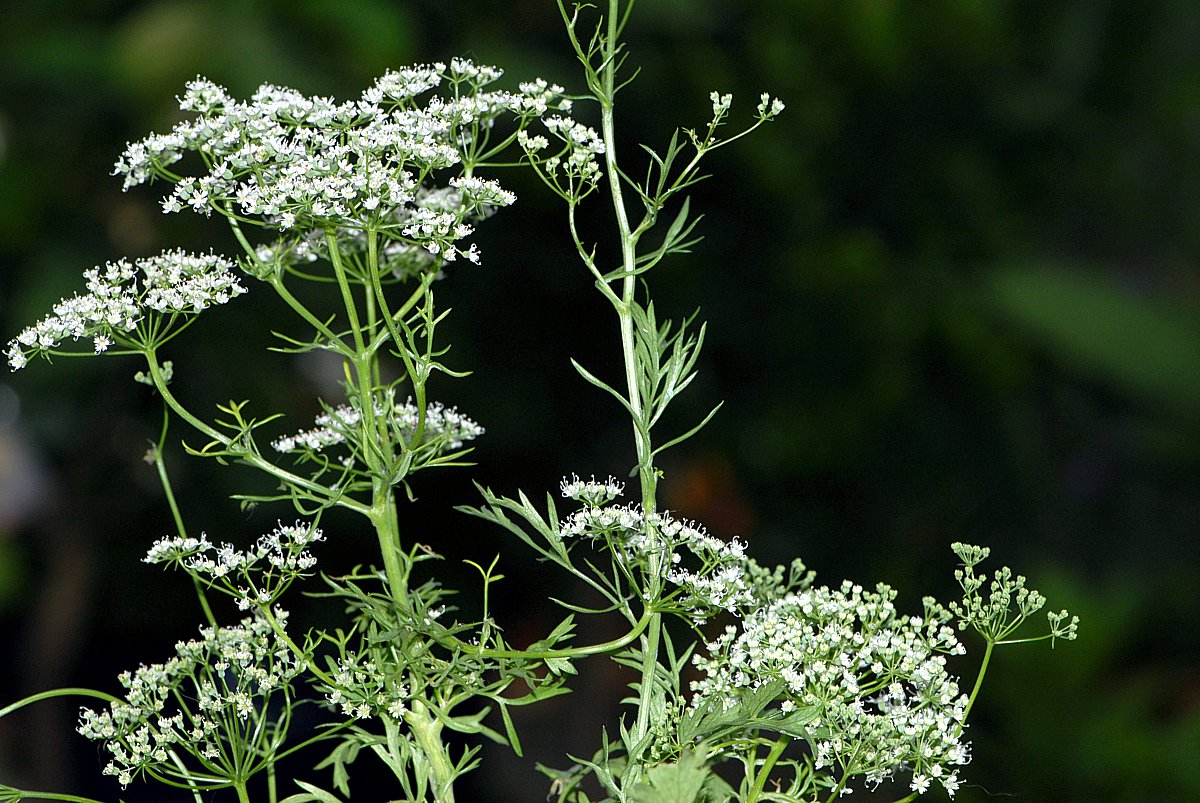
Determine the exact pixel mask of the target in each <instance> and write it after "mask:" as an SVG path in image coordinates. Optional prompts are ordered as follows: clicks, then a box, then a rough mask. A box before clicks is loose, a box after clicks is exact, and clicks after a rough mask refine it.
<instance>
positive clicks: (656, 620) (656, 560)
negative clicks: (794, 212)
mask: <svg viewBox="0 0 1200 803" xmlns="http://www.w3.org/2000/svg"><path fill="white" fill-rule="evenodd" d="M619 9H620V3H619V0H609V3H608V34H607V36H606V38H605V43H604V74H603V88H602V92H601V97H600V98H599V100H600V115H601V117H600V121H601V129H602V131H603V136H604V159H605V166H606V168H607V170H606V178H607V180H608V186H609V190H610V192H611V195H612V205H613V211H614V212H615V213H616V216H617V228H618V230H619V232H620V235H621V264H622V266H623V267H624V269H625V278H624V279H623V280H622V285H621V304H620V306H618V307H617V314H618V316H619V317H620V325H621V351H622V356H623V360H624V365H625V382H626V387H627V389H628V392H629V409H630V412H631V414H632V417H633V435H634V442H635V443H636V445H637V457H638V474H639V479H640V480H641V490H642V511H643V512H644V514H645V521H646V527H647V529H650V528H652V527H653V526H654V525H653V524H652V523H651V522H652V520H653V517H654V514H655V510H656V504H655V492H656V489H657V488H656V486H657V478H656V476H655V472H654V466H653V464H652V450H651V447H650V443H649V436H648V432H647V431H646V430H645V429H644V428H643V427H642V426H641V421H640V419H641V418H642V398H641V391H640V389H639V388H638V365H637V352H636V348H635V345H636V344H635V339H634V331H633V312H632V309H633V305H634V303H635V297H634V295H635V293H636V291H637V277H636V275H635V273H634V272H635V270H636V269H637V235H636V234H635V233H634V232H633V231H631V229H630V226H629V216H628V213H627V211H626V208H625V199H624V197H623V194H622V192H621V173H620V170H619V169H618V167H617V134H616V120H615V117H614V114H613V104H614V100H615V97H616V62H617V50H618V48H617V39H618V38H619V36H620V29H621V23H620V21H619V19H618V17H619V14H618V12H619ZM647 535H652V533H647ZM660 563H661V555H659V554H658V551H657V550H655V551H653V552H652V553H651V558H650V567H649V570H648V572H647V577H649V578H651V583H653V587H652V588H650V589H649V591H650V597H651V599H654V598H656V597H657V595H658V593H659V590H660V588H661V582H662V581H661V574H662V569H663V567H662V566H661V565H660ZM661 630H662V617H661V614H659V613H657V612H655V613H652V614H651V618H650V622H649V624H648V625H647V628H646V631H647V632H646V635H645V637H644V639H643V642H642V646H643V651H642V679H641V685H640V687H639V694H638V713H637V720H636V722H635V723H634V728H633V742H634V743H637V742H640V741H641V740H642V739H643V737H645V735H646V733H647V732H648V731H649V729H650V707H651V700H652V698H653V696H654V676H655V673H656V671H657V668H658V649H659V635H660V631H661Z"/></svg>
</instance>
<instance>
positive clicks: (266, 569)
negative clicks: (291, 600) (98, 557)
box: [142, 521, 325, 610]
mask: <svg viewBox="0 0 1200 803" xmlns="http://www.w3.org/2000/svg"><path fill="white" fill-rule="evenodd" d="M324 540H325V536H324V535H322V533H321V530H319V529H318V528H316V527H313V526H312V525H310V524H307V523H306V522H303V521H297V522H296V523H295V524H288V525H284V524H281V525H279V526H278V527H276V528H275V529H274V530H272V531H271V532H269V533H266V534H265V535H262V536H260V537H259V539H258V541H256V542H255V544H254V546H253V547H251V548H250V549H244V550H243V549H238V548H237V547H235V546H233V545H232V544H225V543H222V544H214V543H212V542H211V541H209V540H208V536H206V535H203V534H202V535H201V536H200V537H199V538H185V537H182V536H167V537H165V538H160V539H159V540H157V541H155V542H154V544H153V546H151V547H150V550H149V551H148V552H147V553H146V557H144V558H142V560H143V562H145V563H152V564H168V565H172V564H173V565H177V566H179V567H180V568H182V569H183V570H184V571H186V572H187V573H188V574H191V575H192V576H194V577H196V578H197V579H199V580H201V581H203V582H204V583H205V584H206V585H209V586H216V587H218V588H221V589H222V590H225V591H227V592H228V593H231V594H233V595H234V596H235V597H236V598H237V602H238V606H239V607H240V608H242V610H248V609H250V608H251V607H253V606H255V605H269V604H271V603H272V602H274V601H275V600H276V599H277V598H278V596H279V595H280V594H281V593H282V592H283V590H284V589H286V587H287V586H288V585H289V584H290V583H291V582H292V581H293V580H295V579H296V578H298V577H302V576H304V575H305V573H307V572H308V571H309V570H310V569H312V567H313V566H315V565H316V564H317V559H316V557H315V556H314V555H313V554H312V553H311V552H309V551H308V547H309V546H311V545H312V544H314V543H316V542H318V541H324Z"/></svg>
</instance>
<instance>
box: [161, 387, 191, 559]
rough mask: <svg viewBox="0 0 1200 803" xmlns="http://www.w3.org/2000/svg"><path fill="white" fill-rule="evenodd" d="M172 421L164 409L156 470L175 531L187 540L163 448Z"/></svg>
mask: <svg viewBox="0 0 1200 803" xmlns="http://www.w3.org/2000/svg"><path fill="white" fill-rule="evenodd" d="M169 421H170V416H169V415H168V412H167V408H166V407H164V408H163V425H162V433H161V434H160V435H159V436H158V443H157V444H155V446H154V452H153V455H154V468H155V469H157V471H158V480H159V482H161V483H162V488H163V494H165V495H166V497H167V506H168V507H170V508H171V518H173V519H174V520H175V531H176V532H177V533H179V537H180V538H187V528H186V527H184V526H183V516H182V515H181V514H180V512H179V505H178V504H176V502H175V492H174V491H172V490H171V480H170V478H169V477H168V476H167V464H166V462H165V461H164V460H163V453H162V450H163V446H164V445H165V444H166V441H167V424H168V423H169Z"/></svg>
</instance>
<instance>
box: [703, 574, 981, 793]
mask: <svg viewBox="0 0 1200 803" xmlns="http://www.w3.org/2000/svg"><path fill="white" fill-rule="evenodd" d="M895 596H896V595H895V592H894V591H893V590H892V589H890V588H889V587H887V586H885V585H880V586H879V587H878V588H877V590H876V591H874V592H871V591H866V590H864V589H863V588H862V587H861V586H857V585H854V584H852V583H850V582H845V583H843V584H842V586H841V587H840V588H837V589H830V588H827V587H820V588H810V589H805V590H803V591H800V592H798V593H793V594H789V595H787V596H785V597H783V598H782V599H779V600H777V601H775V602H774V603H772V604H770V605H768V606H766V607H764V608H762V609H761V610H759V611H757V612H754V613H752V614H750V615H748V616H746V617H745V619H744V620H743V621H742V622H741V626H740V628H739V627H735V626H729V627H728V628H726V630H725V632H724V633H723V634H722V635H721V636H719V637H718V638H717V639H716V640H715V641H713V642H712V643H709V644H707V645H706V650H707V653H708V654H707V655H700V654H697V656H696V657H695V659H694V662H695V664H696V666H697V667H698V668H699V669H700V670H701V671H702V672H704V673H705V677H704V678H703V679H701V680H699V681H695V682H693V683H692V689H693V691H694V692H695V695H694V697H693V699H692V705H693V707H699V706H701V705H703V704H706V703H712V704H716V705H718V706H721V707H723V708H725V709H728V708H730V707H732V706H733V705H735V704H736V703H737V702H738V701H739V700H740V699H741V698H742V697H743V695H745V694H747V693H749V692H751V691H754V690H756V689H759V688H761V687H762V686H764V685H765V684H768V683H772V682H781V683H782V684H783V687H784V691H783V696H782V702H781V705H780V708H781V709H782V710H783V711H784V712H788V711H793V710H796V709H797V708H799V707H813V708H815V710H816V712H817V718H816V719H815V720H814V721H813V722H812V723H811V725H810V727H811V728H812V732H813V733H814V734H818V735H817V736H816V743H815V756H814V758H815V763H816V768H817V769H821V768H833V769H834V770H835V771H837V770H840V772H841V773H842V774H843V775H844V776H863V777H864V778H865V780H866V781H867V782H868V783H872V784H878V783H881V782H883V781H884V780H887V779H890V778H891V777H892V776H893V775H894V774H896V773H898V772H905V771H908V772H912V773H913V780H912V788H913V789H914V790H918V791H923V788H924V787H927V786H928V782H929V779H934V780H936V781H938V782H939V783H940V784H941V785H942V786H943V787H944V788H945V789H946V791H947V792H948V793H950V794H951V795H953V793H954V792H955V790H957V788H958V783H959V782H958V775H957V770H956V768H957V767H958V766H960V765H962V764H965V763H967V761H968V760H969V752H968V748H967V745H966V744H964V743H963V742H962V741H961V734H962V722H963V718H964V710H965V707H966V704H967V697H966V695H964V694H961V693H960V691H959V688H958V683H957V680H956V679H955V678H954V677H953V676H951V675H950V674H949V673H948V672H947V671H946V656H947V655H958V654H962V653H963V651H964V650H963V647H962V645H961V644H960V643H959V642H958V639H957V638H956V636H955V634H954V630H953V629H952V628H951V627H950V626H949V625H948V624H947V622H948V621H949V618H950V617H949V614H947V613H946V612H945V611H944V610H942V609H940V608H938V607H937V606H936V605H935V604H934V603H932V601H930V603H929V606H927V611H926V616H924V617H918V616H912V617H905V616H902V615H900V614H898V613H897V612H896V609H895V607H894V606H893V604H892V601H893V600H894V599H895Z"/></svg>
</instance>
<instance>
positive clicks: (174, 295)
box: [7, 250, 246, 371]
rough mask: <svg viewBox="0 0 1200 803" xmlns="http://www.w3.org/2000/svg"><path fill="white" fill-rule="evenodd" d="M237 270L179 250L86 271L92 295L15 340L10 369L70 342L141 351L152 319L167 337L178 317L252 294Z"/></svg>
mask: <svg viewBox="0 0 1200 803" xmlns="http://www.w3.org/2000/svg"><path fill="white" fill-rule="evenodd" d="M232 268H233V263H232V262H230V261H229V260H227V259H225V258H224V257H220V256H216V255H214V254H200V255H196V254H189V253H186V252H184V251H182V250H175V251H164V252H163V253H161V254H159V255H158V256H155V257H149V258H147V259H139V260H136V261H135V262H134V263H132V264H130V263H129V262H128V261H126V260H119V261H117V262H110V263H108V264H107V265H105V266H104V267H103V268H101V267H99V266H97V267H95V268H93V269H91V270H88V271H85V272H84V274H83V276H84V279H86V280H87V292H86V293H84V294H80V295H75V296H72V297H71V298H67V299H63V300H62V301H60V302H58V303H57V304H55V305H54V310H53V312H52V313H51V314H50V315H47V316H46V317H45V318H42V319H41V320H40V321H38V322H37V323H35V324H34V325H33V326H30V327H27V328H26V329H25V330H24V331H22V332H21V333H20V334H19V335H17V337H16V338H14V339H13V340H11V341H9V344H8V352H7V356H8V363H9V366H10V367H11V368H12V369H13V370H14V371H15V370H18V369H20V368H22V367H24V365H25V364H26V362H27V361H28V357H29V356H30V355H32V354H39V353H47V352H52V351H54V350H55V349H57V348H58V346H59V345H60V344H61V342H62V341H63V340H66V339H68V338H70V339H72V340H81V339H83V338H91V339H92V343H93V347H94V349H95V353H96V354H100V353H102V352H104V351H106V350H108V348H109V347H110V346H112V345H113V344H114V343H120V344H122V345H131V346H135V347H136V346H137V345H138V344H139V342H138V336H137V334H136V332H137V330H138V327H139V325H140V324H141V322H142V321H143V320H146V319H149V318H152V317H159V318H160V320H161V321H162V323H163V324H164V325H163V326H160V327H155V328H156V329H157V330H158V331H157V332H156V333H155V334H156V336H158V337H162V336H164V335H165V334H166V333H167V330H168V327H169V326H170V325H171V323H173V322H174V319H175V317H176V316H181V315H184V316H186V315H195V314H197V313H199V312H201V311H203V310H205V309H207V308H208V307H211V306H216V305H220V304H225V303H227V302H228V301H230V300H231V299H233V298H234V297H236V296H239V295H241V294H242V293H244V292H246V290H245V288H244V287H242V285H241V284H240V283H239V281H238V279H237V277H236V276H235V275H234V274H233V273H232ZM162 316H166V317H165V318H164V317H162Z"/></svg>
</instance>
